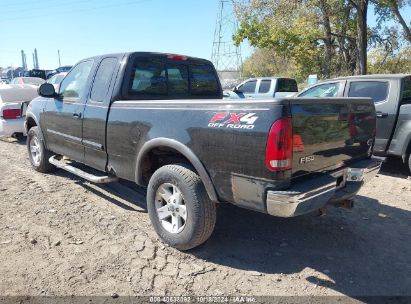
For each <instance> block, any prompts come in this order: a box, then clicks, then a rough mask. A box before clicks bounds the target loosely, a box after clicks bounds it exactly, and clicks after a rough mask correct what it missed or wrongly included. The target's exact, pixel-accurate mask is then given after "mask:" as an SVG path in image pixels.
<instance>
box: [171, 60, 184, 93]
mask: <svg viewBox="0 0 411 304" xmlns="http://www.w3.org/2000/svg"><path fill="white" fill-rule="evenodd" d="M167 77H168V93H169V95H181V94H183V95H185V94H188V68H187V66H186V65H182V64H181V65H180V64H167Z"/></svg>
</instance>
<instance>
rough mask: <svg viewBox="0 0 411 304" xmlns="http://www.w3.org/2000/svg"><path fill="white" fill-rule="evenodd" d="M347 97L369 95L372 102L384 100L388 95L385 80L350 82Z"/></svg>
mask: <svg viewBox="0 0 411 304" xmlns="http://www.w3.org/2000/svg"><path fill="white" fill-rule="evenodd" d="M348 97H371V98H372V100H374V102H380V101H384V100H386V99H387V97H388V82H387V81H357V82H351V84H350V90H349V91H348Z"/></svg>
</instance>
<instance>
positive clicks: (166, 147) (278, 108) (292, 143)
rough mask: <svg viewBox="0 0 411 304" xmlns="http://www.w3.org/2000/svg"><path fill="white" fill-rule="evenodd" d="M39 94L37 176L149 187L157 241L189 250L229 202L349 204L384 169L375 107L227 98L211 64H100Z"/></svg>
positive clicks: (141, 60) (33, 131)
mask: <svg viewBox="0 0 411 304" xmlns="http://www.w3.org/2000/svg"><path fill="white" fill-rule="evenodd" d="M39 94H40V96H41V97H39V98H37V99H34V100H33V101H32V102H31V103H30V106H29V108H28V110H27V114H26V129H27V132H28V139H27V148H28V153H29V159H30V161H31V164H32V166H33V167H34V169H35V170H37V171H39V172H44V173H45V172H50V171H52V170H54V169H55V168H56V167H58V168H62V169H64V170H67V171H69V172H72V173H74V174H77V175H78V176H81V177H83V178H84V179H86V180H89V181H91V182H94V183H108V182H112V181H115V180H117V179H125V180H129V181H133V182H135V183H137V184H138V185H140V186H144V187H147V207H148V212H149V215H150V219H151V221H152V224H153V226H154V228H155V230H156V232H157V233H158V235H159V236H160V237H161V239H162V240H163V241H164V242H166V243H167V244H169V245H171V246H174V247H176V248H178V249H180V250H187V249H190V248H193V247H196V246H198V245H200V244H201V243H203V242H205V241H206V240H207V239H208V238H209V237H210V235H211V233H212V231H213V229H214V225H215V221H216V205H217V204H218V203H224V202H229V203H232V204H235V205H238V206H241V207H244V208H248V209H252V210H255V211H259V212H263V213H268V214H271V215H273V216H281V217H291V216H297V215H301V214H305V213H308V212H312V211H314V210H318V209H319V208H322V207H324V206H326V205H327V204H333V205H337V206H348V205H350V204H349V203H350V200H351V199H352V197H353V196H354V195H355V194H356V193H357V192H358V190H359V189H360V187H361V186H362V185H363V184H364V182H366V181H367V179H369V178H371V177H372V176H374V175H375V174H376V173H377V172H378V170H379V163H378V162H376V161H374V160H373V159H371V158H370V155H371V150H372V147H373V145H374V135H375V120H376V116H375V109H374V104H373V102H372V100H371V99H369V98H368V99H367V98H352V99H350V100H348V99H346V98H341V99H335V98H334V99H330V98H329V99H314V100H310V99H287V98H284V99H275V100H258V101H255V100H241V101H229V100H223V99H222V90H221V85H220V83H219V80H218V77H217V73H216V71H215V69H214V67H213V65H212V64H211V63H210V62H209V61H207V60H203V59H198V58H191V57H186V56H181V55H171V54H159V53H123V54H114V55H105V56H98V57H93V58H89V59H85V60H82V61H80V62H79V63H78V64H77V65H75V66H74V67H73V68H72V69H71V71H70V72H69V73H68V74H67V76H66V77H65V78H64V80H63V81H62V82H61V85H60V88H59V92H55V91H54V87H53V85H51V84H44V85H42V86H41V87H40V88H39ZM79 163H81V164H85V165H86V166H88V167H91V168H93V169H97V170H98V171H101V175H98V174H95V173H94V174H92V173H91V172H90V171H89V170H88V169H84V168H82V170H80V169H79V166H78V164H79ZM83 167H84V166H83ZM347 202H348V204H347Z"/></svg>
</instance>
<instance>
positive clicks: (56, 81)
mask: <svg viewBox="0 0 411 304" xmlns="http://www.w3.org/2000/svg"><path fill="white" fill-rule="evenodd" d="M66 75H67V73H58V74H56V75H53V76H52V77H50V79H48V80H47V82H48V83H51V84H52V85H53V86H54V90H55V91H56V92H58V90H59V86H60V83H61V82H62V81H63V79H64V77H66Z"/></svg>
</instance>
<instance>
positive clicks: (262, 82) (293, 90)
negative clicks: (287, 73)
mask: <svg viewBox="0 0 411 304" xmlns="http://www.w3.org/2000/svg"><path fill="white" fill-rule="evenodd" d="M297 93H298V86H297V81H296V80H295V79H292V78H281V77H259V78H250V79H247V80H246V81H244V82H242V83H240V84H239V85H238V86H236V87H235V88H234V90H233V91H224V97H225V98H229V99H240V98H256V99H270V98H278V97H291V96H294V95H295V94H297Z"/></svg>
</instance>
